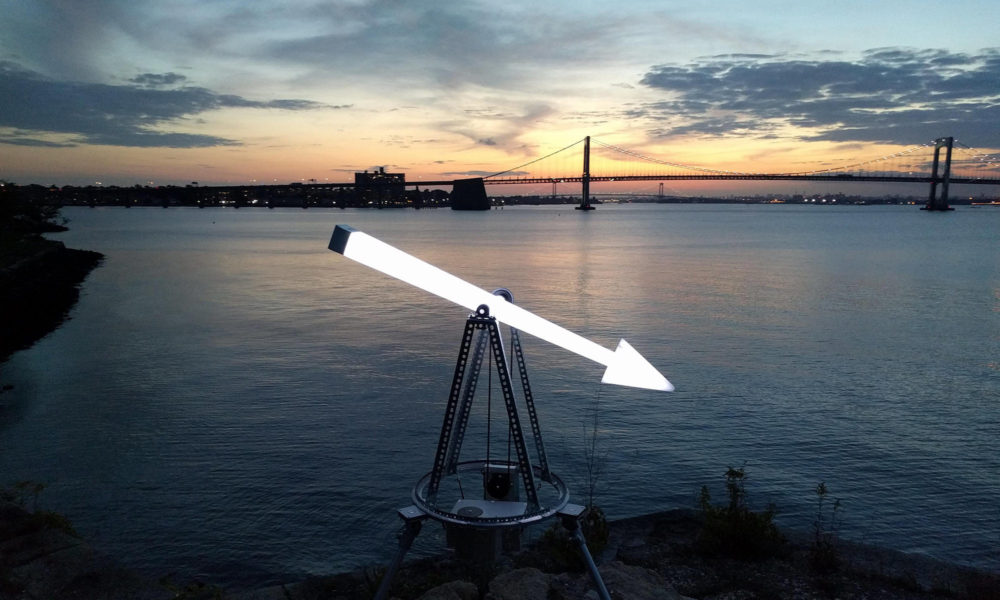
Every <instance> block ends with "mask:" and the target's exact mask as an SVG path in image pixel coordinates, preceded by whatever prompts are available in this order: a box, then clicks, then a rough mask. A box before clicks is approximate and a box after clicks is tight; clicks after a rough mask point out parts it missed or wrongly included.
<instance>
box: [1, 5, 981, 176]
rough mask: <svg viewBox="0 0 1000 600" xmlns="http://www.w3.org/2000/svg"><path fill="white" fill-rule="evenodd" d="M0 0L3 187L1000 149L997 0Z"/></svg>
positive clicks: (809, 161)
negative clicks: (577, 158) (572, 148)
mask: <svg viewBox="0 0 1000 600" xmlns="http://www.w3.org/2000/svg"><path fill="white" fill-rule="evenodd" d="M0 9H2V11H3V14H4V19H3V20H2V21H0V33H2V35H0V179H4V180H8V181H14V182H17V183H39V184H43V185H48V184H56V185H88V184H95V183H96V182H101V183H102V184H104V185H134V184H141V185H168V184H172V185H178V184H180V185H183V184H185V183H189V182H191V181H198V182H200V183H201V184H202V185H238V184H246V183H249V182H253V181H259V182H272V181H273V182H276V183H288V182H293V181H308V180H310V179H315V180H317V181H320V182H322V181H350V180H352V178H353V173H354V172H356V171H364V170H366V169H369V170H370V169H373V168H377V167H379V166H383V167H385V168H386V169H388V170H391V171H397V172H405V173H406V174H407V179H408V180H411V181H413V180H419V179H421V178H423V179H454V178H460V177H465V176H472V175H475V174H481V173H484V172H486V173H491V172H496V171H499V170H503V169H507V168H510V167H513V166H516V165H518V164H520V163H522V162H524V161H525V160H529V159H531V158H534V157H537V156H540V155H542V154H545V153H547V152H551V151H553V150H556V149H558V148H560V147H562V146H565V145H566V144H569V143H571V142H573V141H575V140H577V139H580V138H582V137H583V136H585V135H594V136H598V137H600V138H601V139H603V140H605V141H607V142H609V143H614V144H617V145H620V146H623V147H628V148H632V149H635V150H637V151H641V152H643V153H645V154H649V155H653V156H657V157H660V158H664V159H671V160H675V161H678V162H684V163H688V164H697V165H702V166H706V167H714V168H726V169H746V170H751V169H752V170H755V171H767V170H768V169H769V168H781V167H787V166H788V165H789V163H793V162H794V163H795V164H802V165H821V164H823V163H824V161H829V160H832V159H837V158H847V157H851V156H856V157H859V158H865V157H869V158H871V157H875V156H878V155H880V154H889V153H892V152H896V151H898V150H899V149H901V148H903V147H906V146H910V145H913V144H919V143H923V142H927V141H929V140H931V139H933V138H935V137H939V136H944V135H953V136H956V137H957V138H958V139H960V140H961V141H962V142H964V143H965V144H967V145H970V146H975V147H977V148H982V149H984V150H987V151H988V152H998V151H1000V86H998V85H997V82H998V81H1000V44H998V43H997V41H996V28H995V25H996V23H998V22H1000V5H998V4H997V3H996V2H995V1H993V0H970V1H964V2H963V1H958V2H952V3H949V4H947V5H942V4H940V3H931V2H922V1H918V2H912V1H908V2H903V1H896V0H892V1H886V2H879V3H871V2H861V1H849V2H842V3H836V4H831V3H821V2H800V3H787V2H771V1H768V2H759V3H752V4H747V3H742V2H741V3H737V2H731V1H722V2H714V3H711V4H710V5H704V6H699V5H694V6H692V5H690V4H681V3H676V2H672V1H653V0H650V1H637V0H625V1H622V2H617V3H612V4H608V3H599V2H590V1H583V2H573V3H569V2H561V1H559V2H547V3H528V2H507V3H503V4H497V3H483V2H442V1H437V0H433V1H422V2H417V3H406V2H398V1H390V0H376V1H367V0H354V1H347V2H333V3H331V2H292V3H284V2H282V3H279V2H273V1H262V2H254V3H251V4H231V3H219V2H203V1H193V0H183V1H171V2H151V1H149V0H137V1H132V2H111V1H106V2H98V1H84V2H73V3H68V2H62V1H58V0H33V1H31V2H24V1H19V0H0ZM790 157H791V158H790ZM646 187H649V186H648V185H647V186H646ZM671 188H672V190H673V191H674V192H677V191H680V192H683V193H691V192H697V191H698V190H705V191H706V192H707V193H715V192H724V191H725V190H727V189H732V188H733V186H732V184H725V185H723V184H719V183H716V184H707V183H694V182H677V183H673V184H671ZM525 191H526V192H527V190H525ZM622 191H626V190H622ZM984 191H985V190H984ZM857 193H862V194H863V193H865V191H864V190H862V189H860V188H859V190H858V192H857ZM900 193H908V190H907V191H904V190H902V189H901V190H900Z"/></svg>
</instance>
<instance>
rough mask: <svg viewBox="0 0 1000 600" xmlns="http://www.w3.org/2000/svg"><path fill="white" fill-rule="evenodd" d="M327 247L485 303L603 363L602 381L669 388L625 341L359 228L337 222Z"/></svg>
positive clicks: (438, 291)
mask: <svg viewBox="0 0 1000 600" xmlns="http://www.w3.org/2000/svg"><path fill="white" fill-rule="evenodd" d="M330 249H331V250H333V251H334V252H339V253H341V254H343V255H344V256H346V257H347V258H350V259H352V260H355V261H357V262H359V263H361V264H363V265H365V266H368V267H371V268H373V269H375V270H376V271H381V272H383V273H385V274H386V275H389V276H391V277H395V278H396V279H399V280H400V281H403V282H405V283H409V284H410V285H412V286H414V287H418V288H420V289H422V290H425V291H427V292H430V293H431V294H434V295H435V296H439V297H441V298H444V299H445V300H448V301H450V302H454V303H455V304H458V305H459V306H462V307H465V308H467V309H469V310H470V311H476V310H477V309H478V308H479V307H480V306H482V305H484V304H485V305H486V306H488V307H489V309H490V315H491V316H493V318H495V319H496V320H497V321H499V322H501V323H506V324H507V325H510V326H511V327H513V328H515V329H518V330H520V331H523V332H525V333H529V334H531V335H533V336H535V337H537V338H540V339H542V340H545V341H547V342H550V343H552V344H555V345H556V346H559V347H561V348H565V349H566V350H569V351H570V352H574V353H576V354H579V355H580V356H583V357H585V358H589V359H590V360H592V361H594V362H597V363H600V364H602V365H604V366H605V367H607V369H606V370H605V371H604V377H603V378H602V379H601V381H603V382H604V383H613V384H617V385H628V386H632V387H640V388H645V389H651V390H664V391H671V390H673V389H674V387H673V385H672V384H671V383H670V382H669V381H667V378H666V377H664V376H663V375H661V374H660V372H659V371H657V370H656V368H655V367H653V365H651V364H649V362H648V361H647V360H646V359H645V358H643V357H642V355H640V354H639V353H638V352H636V351H635V349H634V348H632V346H630V345H629V344H628V342H626V341H625V340H620V341H619V342H618V348H616V349H615V351H613V352H612V351H611V350H608V349H607V348H603V347H601V346H599V345H597V344H595V343H594V342H592V341H590V340H588V339H587V338H585V337H583V336H580V335H577V334H575V333H573V332H572V331H569V330H568V329H565V328H563V327H560V326H559V325H556V324H555V323H553V322H551V321H548V320H546V319H543V318H542V317H539V316H538V315H536V314H534V313H531V312H528V311H526V310H524V309H523V308H521V307H519V306H516V305H515V304H514V303H512V302H508V301H507V299H506V298H503V297H501V296H497V295H495V294H491V293H489V292H487V291H486V290H484V289H482V288H478V287H476V286H474V285H472V284H471V283H469V282H467V281H463V280H462V279H459V278H458V277H455V276H454V275H452V274H450V273H446V272H445V271H442V270H441V269H439V268H437V267H435V266H434V265H431V264H428V263H425V262H424V261H422V260H420V259H419V258H416V257H415V256H411V255H409V254H407V253H406V252H403V251H402V250H399V249H397V248H394V247H392V246H390V245H389V244H386V243H385V242H382V241H380V240H377V239H375V238H373V237H372V236H370V235H368V234H367V233H365V232H363V231H357V230H355V229H353V228H352V227H348V226H346V225H337V227H336V228H335V229H334V230H333V237H332V238H330Z"/></svg>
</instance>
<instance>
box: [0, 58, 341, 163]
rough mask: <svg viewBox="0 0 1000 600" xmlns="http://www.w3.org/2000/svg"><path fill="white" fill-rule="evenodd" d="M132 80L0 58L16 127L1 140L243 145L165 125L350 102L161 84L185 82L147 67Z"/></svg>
mask: <svg viewBox="0 0 1000 600" xmlns="http://www.w3.org/2000/svg"><path fill="white" fill-rule="evenodd" d="M130 81H131V83H130V84H126V85H108V84H99V83H82V82H75V81H57V80H53V79H49V78H46V77H43V76H41V75H40V74H38V73H36V72H33V71H30V70H27V69H24V68H23V67H21V66H20V65H18V64H16V63H13V62H9V61H4V62H0V98H2V101H0V127H6V128H12V129H13V130H16V133H14V134H10V135H8V136H7V137H6V138H3V137H0V142H5V143H9V144H18V145H29V144H30V145H38V146H59V145H63V146H64V145H68V144H66V143H56V142H51V141H46V140H44V139H43V136H44V135H50V134H61V135H67V134H68V135H71V136H73V138H74V142H75V143H81V144H82V143H87V144H98V145H111V146H137V147H169V148H197V147H207V146H227V145H239V144H240V141H239V140H233V139H227V138H223V137H219V136H215V135H207V134H197V133H181V132H176V131H164V130H163V129H164V128H169V127H170V126H171V124H176V123H177V122H178V121H179V120H181V119H187V118H190V117H193V116H195V115H199V114H202V113H207V112H210V111H214V110H219V109H223V108H254V109H277V110H289V111H299V110H315V109H322V108H345V106H330V105H326V104H321V103H318V102H312V101H310V100H300V99H275V100H264V101H260V100H250V99H247V98H243V97H241V96H237V95H232V94H218V93H216V92H213V91H211V90H208V89H205V88H202V87H189V86H184V87H176V88H170V89H161V88H163V87H164V86H168V85H172V84H176V83H181V82H183V81H184V77H183V76H180V75H177V74H175V73H164V74H155V73H144V74H142V75H139V76H137V77H135V78H133V79H132V80H130ZM26 132H34V134H35V135H33V136H32V135H29V134H28V133H26Z"/></svg>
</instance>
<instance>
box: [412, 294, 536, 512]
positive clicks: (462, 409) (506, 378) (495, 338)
mask: <svg viewBox="0 0 1000 600" xmlns="http://www.w3.org/2000/svg"><path fill="white" fill-rule="evenodd" d="M477 330H479V331H480V338H479V340H478V341H477V343H476V348H475V352H474V355H473V360H472V371H471V372H469V374H468V380H466V372H467V371H468V365H469V352H470V350H472V345H473V344H472V337H473V335H474V334H475V332H476V331H477ZM486 341H488V342H489V344H490V349H491V351H492V353H493V359H494V362H495V363H496V369H497V376H498V379H499V383H500V389H501V391H502V393H503V397H504V405H505V407H506V409H507V419H508V424H509V427H510V434H511V444H512V445H513V447H514V450H515V452H516V454H517V466H518V471H519V473H520V475H521V479H522V483H523V487H524V491H525V495H526V500H527V503H528V505H529V506H530V507H531V508H532V509H537V508H538V506H539V504H538V492H537V490H536V488H535V480H534V472H533V469H532V467H531V460H530V458H529V456H528V449H527V446H526V444H525V439H524V431H523V429H522V428H521V421H520V418H519V416H518V412H517V403H516V401H515V398H514V390H513V386H512V385H511V380H510V371H509V369H508V367H507V359H506V356H505V355H504V350H503V339H502V338H501V336H500V330H499V328H498V326H497V322H496V319H494V318H493V317H491V316H490V311H489V307H488V306H486V305H485V304H484V305H481V306H480V307H479V308H478V309H476V314H474V315H471V316H470V317H469V318H468V319H467V320H466V322H465V330H464V332H463V334H462V342H461V345H460V346H459V352H458V359H457V360H456V362H455V374H454V377H453V378H452V383H451V392H450V394H449V396H448V403H447V406H446V407H445V415H444V421H443V423H442V424H441V435H440V437H439V439H438V447H437V452H436V453H435V456H434V468H433V469H432V471H431V473H430V480H429V482H428V485H427V496H426V498H427V501H428V502H430V503H433V502H435V501H436V499H437V493H438V490H439V488H440V485H441V478H442V477H443V476H445V475H447V474H452V473H454V472H455V467H456V465H457V463H458V457H459V454H460V452H461V446H462V441H463V439H464V436H465V429H466V426H467V424H468V418H469V412H470V407H471V404H472V397H473V395H474V393H475V389H476V382H477V380H478V377H479V371H480V369H481V367H482V359H483V354H484V351H485V349H484V346H485V342H486ZM519 345H520V344H519V343H518V346H519ZM522 362H523V356H522V357H521V358H519V363H522ZM519 370H520V371H521V373H522V376H521V382H522V386H524V385H525V384H526V377H527V375H526V374H525V372H524V370H523V365H521V364H519ZM463 381H464V382H465V386H464V391H463V385H462V384H463ZM527 389H528V390H529V393H530V387H529V388H527ZM529 412H534V411H533V402H532V408H529ZM531 420H532V433H533V434H534V435H535V436H536V446H538V447H540V445H539V443H540V440H539V439H538V438H537V436H538V435H539V434H538V427H537V418H536V417H534V416H532V419H531ZM544 472H545V473H546V476H543V479H545V478H546V477H547V472H548V471H547V469H546V470H545V471H544Z"/></svg>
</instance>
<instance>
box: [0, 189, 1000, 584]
mask: <svg viewBox="0 0 1000 600" xmlns="http://www.w3.org/2000/svg"><path fill="white" fill-rule="evenodd" d="M63 215H64V216H65V217H67V218H68V219H69V227H70V230H69V231H68V232H66V233H62V234H58V235H53V236H52V237H53V238H54V239H60V240H62V241H64V242H65V243H66V244H67V245H68V246H70V247H75V248H84V249H90V250H96V251H99V252H102V253H103V254H104V255H105V257H106V258H105V260H104V263H103V264H102V265H101V266H100V267H99V268H98V269H96V270H95V271H93V272H92V273H91V274H90V276H89V277H88V279H87V280H86V281H85V282H84V284H83V286H82V292H81V295H80V300H79V302H78V303H77V305H76V306H75V307H74V308H73V310H72V312H71V314H70V319H69V320H68V321H67V322H65V323H64V324H63V325H62V326H61V327H60V328H59V329H57V330H56V331H54V332H53V333H51V334H50V335H48V336H47V337H45V338H44V339H42V340H41V341H39V342H38V343H36V344H35V345H34V346H33V347H31V348H29V349H27V350H24V351H21V352H18V353H16V354H14V355H13V356H11V357H10V359H9V360H8V361H7V362H6V363H5V364H3V365H2V366H0V382H2V383H3V384H4V385H12V386H13V388H12V389H10V390H9V391H7V392H5V393H4V394H2V395H0V485H11V484H13V483H14V482H16V481H20V480H32V481H37V482H41V483H44V484H46V488H45V490H44V491H43V492H42V494H41V497H40V502H41V504H42V505H43V506H45V507H47V508H51V509H53V510H57V511H60V512H62V513H65V514H66V515H67V516H68V517H69V518H70V519H71V520H72V522H73V523H74V524H75V526H76V528H77V529H78V530H79V531H80V533H81V534H82V535H83V536H84V537H85V538H86V539H87V540H89V541H90V542H91V543H93V544H94V545H95V546H96V547H97V548H99V549H100V550H102V551H104V552H106V553H108V554H109V555H111V556H112V557H114V558H116V559H117V560H119V561H121V562H122V563H124V564H126V565H128V566H130V567H134V568H137V569H139V570H141V571H143V572H146V573H149V574H151V575H157V576H159V575H166V574H172V576H173V577H175V578H177V579H178V580H182V581H183V580H187V579H190V578H201V579H204V580H207V581H210V582H213V583H218V584H222V585H226V586H228V587H230V588H247V587H255V586H262V585H267V584H273V583H283V582H291V581H296V580H299V579H302V578H304V577H306V576H309V575H322V574H331V573H335V572H339V571H343V570H348V569H353V568H356V567H363V566H367V565H374V564H384V563H386V562H387V561H388V560H389V559H390V558H391V557H392V555H393V553H394V552H395V534H396V532H397V530H398V528H399V521H398V519H397V517H396V515H395V511H396V509H397V508H400V507H403V506H406V505H408V504H410V489H411V487H412V486H413V484H414V483H415V482H416V480H417V479H419V478H420V477H421V476H422V475H423V474H424V473H426V472H428V471H429V470H430V468H431V466H432V460H433V455H434V450H435V447H436V444H437V438H438V431H439V428H440V425H441V419H442V417H443V411H444V402H445V400H446V399H447V394H448V389H449V385H450V382H451V377H452V372H453V370H454V365H455V358H456V356H457V351H458V343H459V341H460V338H461V332H462V328H463V327H464V321H465V317H466V315H467V311H465V310H464V309H462V308H459V307H456V306H454V305H451V304H449V303H448V302H446V301H444V300H441V299H438V298H436V297H434V296H430V295H428V294H426V293H424V292H421V291H420V290H417V289H415V288H412V287H410V286H408V285H406V284H403V283H400V282H398V281H395V280H392V279H390V278H388V277H386V276H384V275H382V274H380V273H378V272H375V271H372V270H370V269H367V268H366V267H363V266H361V265H358V264H356V263H354V262H352V261H350V260H347V259H345V258H344V257H342V256H340V255H338V254H335V253H333V252H330V251H329V250H328V249H327V243H328V241H329V238H330V235H331V233H332V231H333V228H334V226H335V225H336V224H338V223H344V224H349V225H352V226H353V227H355V228H357V229H361V230H363V231H366V232H368V233H370V234H372V235H374V236H376V237H378V238H380V239H382V240H383V241H385V242H387V243H390V244H392V245H394V246H396V247H398V248H401V249H403V250H405V251H407V252H410V253H412V254H414V255H416V256H418V257H419V258H422V259H424V260H426V261H428V262H430V263H432V264H434V265H437V266H439V267H441V268H443V269H445V270H446V271H449V272H451V273H453V274H455V275H458V276H459V277H462V278H464V279H466V280H468V281H471V282H473V283H475V284H477V285H479V286H481V287H483V288H486V289H495V288H497V287H507V288H509V289H511V291H512V292H513V293H514V297H515V301H516V302H517V303H518V304H520V305H522V306H524V307H525V308H527V309H528V310H531V311H533V312H535V313H536V314H539V315H541V316H543V317H545V318H548V319H550V320H552V321H555V322H557V323H558V324H560V325H562V326H564V327H566V328H568V329H570V330H572V331H574V332H576V333H578V334H580V335H582V336H584V337H586V338H588V339H591V340H593V341H595V342H597V343H598V344H600V345H602V346H605V347H607V348H612V349H613V348H614V346H615V345H616V344H617V342H618V340H619V338H625V339H627V340H628V341H629V342H630V343H631V344H632V345H633V346H634V347H635V348H636V349H637V350H638V351H639V352H640V353H642V354H643V355H644V356H645V357H646V358H647V359H648V360H649V361H650V362H651V363H652V364H653V365H655V366H656V367H657V368H659V369H660V370H661V371H662V372H663V373H664V374H665V375H666V376H667V377H668V378H669V379H670V380H671V381H672V382H673V383H674V384H675V385H676V387H677V391H675V392H673V393H663V392H651V391H643V390H635V389H629V388H619V387H615V386H603V385H601V384H600V383H599V382H600V378H601V375H602V372H603V367H601V366H600V365H597V364H596V363H592V362H590V361H588V360H587V359H584V358H581V357H579V356H576V355H574V354H571V353H569V352H567V351H565V350H562V349H560V348H557V347H554V346H551V345H549V344H547V343H545V342H542V341H540V340H537V339H535V338H532V337H530V336H524V345H525V353H526V356H527V366H528V371H529V374H530V377H531V382H532V388H533V390H534V394H535V397H536V401H537V405H538V410H539V417H540V420H541V426H542V432H543V435H544V439H545V443H546V449H547V450H548V454H549V461H550V464H551V465H552V468H553V470H554V471H555V472H556V473H558V474H559V475H560V476H561V477H562V478H563V479H564V480H565V481H567V483H568V485H569V487H570V490H571V494H572V496H573V498H572V499H573V500H574V501H577V502H582V501H585V500H586V498H585V496H586V493H587V490H588V484H589V483H591V481H590V480H588V478H587V476H586V467H587V463H586V459H585V456H584V454H585V453H584V448H585V446H586V444H587V443H589V441H590V435H589V427H591V426H592V425H593V423H594V419H595V416H596V419H597V424H598V435H597V442H598V448H599V452H598V455H599V458H600V463H601V465H602V466H603V470H602V472H601V474H600V476H599V477H598V478H597V480H596V481H593V483H594V484H595V486H596V488H595V499H596V501H597V503H598V504H600V505H601V506H602V507H603V508H604V509H605V511H606V512H607V513H608V515H609V516H610V517H612V518H618V517H629V516H635V515H640V514H644V513H649V512H653V511H659V510H665V509H670V508H677V507H685V508H693V507H695V505H696V502H697V498H698V493H699V489H700V488H701V486H702V485H707V486H709V489H710V490H711V491H712V492H713V496H714V497H715V499H716V500H719V501H721V500H723V497H724V490H723V482H724V478H723V475H724V473H725V471H726V469H727V467H729V466H733V467H740V466H745V469H746V472H747V473H748V476H749V478H748V483H747V489H748V493H749V499H750V503H751V504H752V505H753V506H755V507H760V508H762V507H764V506H765V505H767V504H768V503H772V502H773V503H774V504H775V505H776V506H777V508H778V511H779V514H778V520H779V523H780V524H782V525H784V526H788V527H795V528H800V529H809V528H810V527H811V525H812V523H813V520H814V519H815V517H816V510H817V505H816V494H815V489H816V486H817V485H818V484H819V483H820V482H825V484H826V486H827V487H828V489H829V490H830V497H831V499H832V498H839V499H840V501H841V509H840V511H839V517H838V519H839V525H838V532H839V534H840V535H841V536H842V537H844V538H848V539H853V540H857V541H862V542H869V543H874V544H879V545H883V546H886V547H890V548H894V549H898V550H902V551H906V552H914V553H921V554H925V555H928V556H932V557H936V558H940V559H944V560H949V561H953V562H956V563H960V564H966V565H971V566H975V567H979V568H984V569H988V570H992V571H1000V550H998V549H1000V500H998V498H1000V476H998V474H1000V448H998V443H997V440H998V439H1000V210H995V209H991V208H982V209H972V208H965V207H960V208H959V209H958V210H956V211H955V212H953V213H949V214H928V213H926V212H922V211H919V210H917V209H916V208H915V207H896V206H838V207H831V206H825V207H818V206H792V205H780V206H763V205H696V204H692V205H652V204H635V205H604V206H601V207H599V208H598V210H596V211H594V212H593V214H580V211H574V210H572V207H567V206H551V207H508V208H506V209H505V210H494V211H490V212H484V213H465V212H454V211H450V210H422V211H411V210H406V211H403V210H384V211H377V210H316V209H309V210H288V209H277V210H264V209H241V210H233V209H206V210H198V209H173V208H172V209H169V210H164V209H153V208H146V209H141V208H133V209H128V210H125V209H121V208H97V209H88V208H67V209H64V211H63ZM477 406H478V404H477ZM497 408H498V407H497V406H494V410H495V411H496V410H497ZM500 416H501V415H500V413H499V412H495V413H494V418H498V417H500ZM485 418H486V416H485V414H483V413H479V414H478V416H474V419H479V420H484V419H485ZM470 435H472V434H471V433H470ZM465 458H482V457H479V456H465ZM827 516H829V515H827ZM437 529H438V528H436V527H425V529H424V532H425V533H423V534H421V537H420V538H419V540H418V542H419V543H418V546H417V548H416V549H415V551H414V552H415V553H416V554H420V553H424V554H426V553H431V552H436V551H438V550H440V549H441V547H442V540H441V536H440V534H439V533H437Z"/></svg>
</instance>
